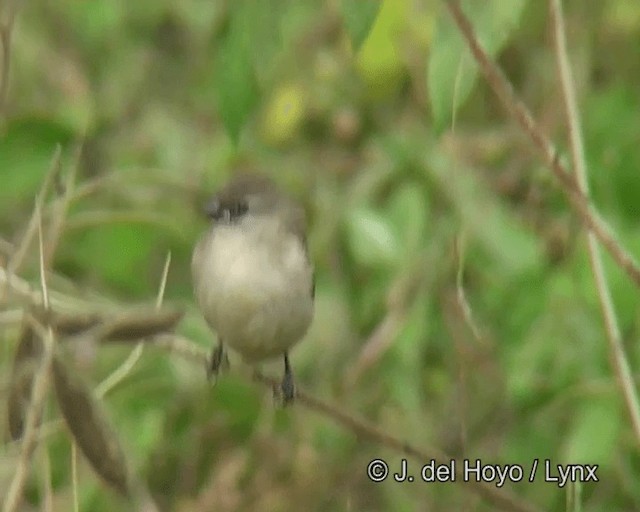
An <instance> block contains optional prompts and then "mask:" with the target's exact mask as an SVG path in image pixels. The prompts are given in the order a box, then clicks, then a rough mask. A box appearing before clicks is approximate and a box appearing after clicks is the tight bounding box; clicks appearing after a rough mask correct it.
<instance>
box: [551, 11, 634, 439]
mask: <svg viewBox="0 0 640 512" xmlns="http://www.w3.org/2000/svg"><path fill="white" fill-rule="evenodd" d="M549 8H550V13H551V23H552V25H553V32H554V36H555V38H554V39H555V52H556V59H557V64H558V74H559V76H560V82H561V86H562V95H563V98H564V104H565V110H566V116H567V126H568V129H569V140H570V143H571V156H572V158H573V166H574V170H575V175H576V181H577V183H578V186H579V187H580V190H581V192H583V193H584V194H585V195H588V193H589V192H588V180H587V165H586V162H585V157H584V147H583V143H582V129H581V127H580V114H579V112H578V106H577V101H576V98H575V85H574V81H573V76H572V73H571V67H570V64H569V57H568V53H567V43H566V35H565V22H564V15H563V12H562V4H561V2H560V0H550V2H549ZM587 249H588V252H589V261H590V263H591V271H592V272H593V277H594V280H595V284H596V290H597V292H598V300H599V302H600V309H601V310H602V317H603V319H604V324H605V331H606V334H607V341H608V342H609V354H610V357H611V363H612V366H613V370H614V373H615V374H616V378H617V380H618V385H619V386H620V389H621V391H622V394H623V396H624V399H625V403H626V406H627V410H628V411H629V416H630V418H631V424H632V426H633V431H634V433H635V436H636V441H637V442H638V443H639V444H640V402H639V401H638V394H637V391H636V388H635V385H634V383H633V377H632V375H631V369H630V367H629V362H628V360H627V356H626V354H625V351H624V347H623V345H622V339H621V335H620V328H619V326H618V320H617V318H616V314H615V311H614V308H613V303H612V300H611V292H610V291H609V284H608V282H607V277H606V275H605V272H604V267H603V264H602V257H601V255H600V246H599V245H598V240H597V239H596V237H595V236H594V233H593V232H587Z"/></svg>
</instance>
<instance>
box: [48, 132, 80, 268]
mask: <svg viewBox="0 0 640 512" xmlns="http://www.w3.org/2000/svg"><path fill="white" fill-rule="evenodd" d="M81 152H82V144H79V145H78V148H77V149H76V151H75V156H74V159H73V162H72V163H71V167H70V169H69V171H68V172H67V176H66V179H65V182H64V192H63V193H62V197H59V198H57V199H56V201H55V202H54V205H53V212H52V216H51V225H50V227H49V230H48V231H49V232H48V236H47V245H46V253H45V264H46V267H47V268H49V267H50V266H51V265H52V263H53V255H54V254H55V252H56V248H57V247H58V243H59V241H60V237H61V236H62V232H63V228H64V225H65V221H66V219H67V211H68V210H69V205H70V204H71V201H72V200H73V198H74V192H75V182H76V175H77V173H78V167H79V166H80V155H81Z"/></svg>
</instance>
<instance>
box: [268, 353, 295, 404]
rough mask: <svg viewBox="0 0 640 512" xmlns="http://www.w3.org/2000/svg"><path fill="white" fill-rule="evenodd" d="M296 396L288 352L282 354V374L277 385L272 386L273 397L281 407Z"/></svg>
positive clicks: (291, 401)
mask: <svg viewBox="0 0 640 512" xmlns="http://www.w3.org/2000/svg"><path fill="white" fill-rule="evenodd" d="M295 396H296V386H295V382H294V379H293V371H292V370H291V365H290V364H289V356H288V354H286V353H285V354H284V375H283V376H282V380H281V381H280V384H279V385H277V384H276V385H274V386H273V398H274V400H275V401H276V402H278V403H280V404H282V406H283V407H286V406H287V405H290V404H292V403H293V401H294V399H295Z"/></svg>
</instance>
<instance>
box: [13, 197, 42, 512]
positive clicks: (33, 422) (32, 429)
mask: <svg viewBox="0 0 640 512" xmlns="http://www.w3.org/2000/svg"><path fill="white" fill-rule="evenodd" d="M36 215H37V219H38V241H39V246H40V283H41V286H42V302H43V305H44V307H45V310H48V309H49V290H48V288H47V279H46V270H45V266H44V247H43V245H44V244H43V236H42V217H41V212H40V208H39V206H38V205H37V204H36ZM42 344H43V353H42V360H41V363H40V367H39V368H38V371H37V373H36V374H35V376H34V379H33V387H32V388H31V399H30V401H29V408H28V410H27V416H26V420H25V428H24V438H23V441H22V444H21V446H20V456H19V457H18V462H17V464H16V468H15V472H14V475H13V479H12V480H11V484H10V485H9V490H8V492H7V496H6V498H5V501H4V505H3V508H2V510H3V512H15V511H17V510H19V507H20V502H21V500H22V493H23V490H24V486H25V483H26V480H27V476H28V473H29V465H30V462H31V458H32V456H33V452H34V451H35V448H36V445H37V440H38V425H39V423H40V418H41V416H42V409H43V404H44V400H45V398H46V396H47V392H48V390H49V381H50V371H51V365H52V362H53V355H54V336H53V329H52V327H51V325H49V326H48V328H47V330H46V334H45V335H44V337H43V339H42Z"/></svg>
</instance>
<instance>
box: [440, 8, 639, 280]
mask: <svg viewBox="0 0 640 512" xmlns="http://www.w3.org/2000/svg"><path fill="white" fill-rule="evenodd" d="M445 5H446V6H447V8H448V9H449V12H450V13H451V16H452V17H453V19H454V21H455V23H456V25H457V26H458V29H459V30H460V33H461V34H462V36H463V38H464V39H465V40H466V42H467V45H468V46H469V49H470V50H471V53H472V54H473V57H474V58H475V60H476V62H477V64H478V66H479V68H480V71H481V72H482V74H483V75H484V77H485V79H486V80H487V82H488V84H489V86H490V87H491V88H492V89H493V91H494V93H495V94H496V96H497V97H498V99H499V100H500V102H501V103H502V105H503V106H504V108H505V109H506V110H507V112H508V113H509V114H510V115H511V116H512V117H513V118H514V120H515V121H516V122H517V123H518V124H519V125H520V127H521V128H522V130H523V131H524V133H525V134H526V135H527V136H528V137H529V139H530V140H531V142H532V143H533V145H534V146H535V147H536V148H537V150H538V152H539V154H540V156H541V157H542V159H543V161H544V163H545V164H546V166H547V167H549V169H551V171H552V172H553V174H554V176H555V177H556V178H557V179H558V181H559V182H560V186H561V189H562V191H563V192H564V193H565V194H566V196H567V198H568V199H569V203H570V205H571V206H572V208H573V209H574V210H575V212H576V213H577V215H578V217H579V218H580V220H581V221H582V222H583V223H584V224H585V226H586V227H587V228H588V229H589V230H590V231H591V232H592V233H593V234H594V235H595V236H596V238H597V239H598V240H599V241H600V243H602V245H603V246H604V247H605V249H606V250H607V251H608V252H609V254H610V255H611V257H612V258H613V260H614V261H615V262H616V263H617V264H618V266H619V267H620V268H621V269H623V270H624V271H625V272H626V273H627V275H628V276H629V277H630V279H631V280H632V281H633V282H634V283H635V284H636V286H638V287H639V288H640V266H639V265H638V263H637V262H636V261H635V259H634V258H633V256H632V255H631V254H629V252H628V251H627V250H625V249H624V247H623V246H622V244H621V243H620V242H619V241H618V240H617V239H616V237H615V235H614V234H613V231H612V230H611V228H610V227H609V225H608V224H607V223H606V222H605V221H604V219H603V218H602V217H601V216H600V215H599V213H598V212H597V211H596V210H595V209H594V208H593V206H592V204H591V203H590V201H589V198H588V197H587V196H585V195H584V194H583V193H582V191H581V190H580V188H579V187H578V184H577V182H576V180H575V178H574V176H573V175H572V174H571V173H570V172H569V171H568V170H567V169H566V167H565V166H564V165H563V164H562V162H561V161H560V158H559V155H558V152H557V151H556V149H555V147H554V146H553V144H552V143H551V141H550V140H549V138H548V137H547V136H546V135H545V134H544V132H543V131H542V129H541V128H540V126H539V125H538V124H537V123H536V121H535V120H534V119H533V116H532V115H531V112H530V111H529V109H528V108H527V107H526V105H525V104H524V103H523V102H522V101H521V100H520V99H519V98H518V97H517V96H516V94H515V92H514V89H513V87H512V85H511V84H510V83H509V81H508V80H507V78H506V77H505V75H504V73H503V72H502V70H501V69H500V68H499V67H498V66H497V65H496V64H495V63H494V62H493V61H492V60H491V58H490V57H489V55H488V54H487V52H486V51H485V50H484V48H483V47H482V45H481V44H480V41H479V40H478V38H477V36H476V33H475V30H474V29H473V25H472V24H471V22H470V21H469V18H467V16H466V15H465V14H464V12H463V11H462V8H461V7H460V1H459V0H445Z"/></svg>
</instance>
